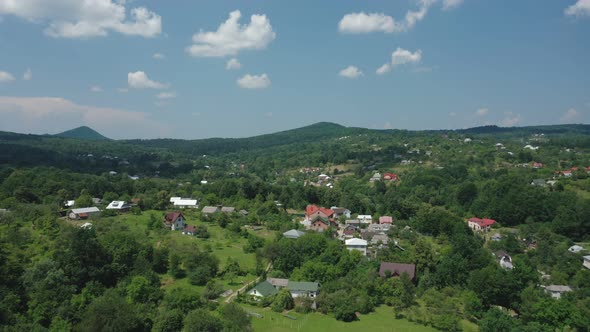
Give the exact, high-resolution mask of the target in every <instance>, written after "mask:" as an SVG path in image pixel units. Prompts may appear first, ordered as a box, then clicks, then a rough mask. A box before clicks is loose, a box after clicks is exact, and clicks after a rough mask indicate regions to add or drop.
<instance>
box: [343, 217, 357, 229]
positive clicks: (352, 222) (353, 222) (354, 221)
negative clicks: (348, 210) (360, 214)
mask: <svg viewBox="0 0 590 332" xmlns="http://www.w3.org/2000/svg"><path fill="white" fill-rule="evenodd" d="M344 224H345V225H346V226H348V225H352V226H356V227H360V226H361V221H360V220H358V219H348V220H346V221H344Z"/></svg>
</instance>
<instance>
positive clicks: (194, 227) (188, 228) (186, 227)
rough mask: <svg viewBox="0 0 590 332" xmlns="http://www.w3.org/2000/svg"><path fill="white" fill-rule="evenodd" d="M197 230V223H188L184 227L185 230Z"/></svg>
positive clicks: (192, 231)
mask: <svg viewBox="0 0 590 332" xmlns="http://www.w3.org/2000/svg"><path fill="white" fill-rule="evenodd" d="M196 230H197V227H196V226H195V225H186V226H185V227H184V231H185V232H191V233H194V232H195V231H196Z"/></svg>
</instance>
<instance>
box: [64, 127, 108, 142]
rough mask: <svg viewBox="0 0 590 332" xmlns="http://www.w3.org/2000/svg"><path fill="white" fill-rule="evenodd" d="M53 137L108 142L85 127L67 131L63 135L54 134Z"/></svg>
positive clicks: (105, 138)
mask: <svg viewBox="0 0 590 332" xmlns="http://www.w3.org/2000/svg"><path fill="white" fill-rule="evenodd" d="M54 136H57V137H67V138H77V139H86V140H94V141H104V140H110V139H109V138H107V137H105V136H103V135H101V134H100V133H98V132H97V131H96V130H94V129H92V128H90V127H86V126H82V127H78V128H74V129H71V130H68V131H64V132H63V133H59V134H55V135H54Z"/></svg>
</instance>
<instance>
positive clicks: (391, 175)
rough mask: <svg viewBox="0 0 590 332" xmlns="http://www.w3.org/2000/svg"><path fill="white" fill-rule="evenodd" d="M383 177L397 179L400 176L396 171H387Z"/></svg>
mask: <svg viewBox="0 0 590 332" xmlns="http://www.w3.org/2000/svg"><path fill="white" fill-rule="evenodd" d="M383 178H384V179H385V180H397V178H398V176H397V174H395V173H385V174H383Z"/></svg>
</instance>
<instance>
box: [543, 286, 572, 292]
mask: <svg viewBox="0 0 590 332" xmlns="http://www.w3.org/2000/svg"><path fill="white" fill-rule="evenodd" d="M545 289H546V290H548V291H550V292H556V293H565V292H571V291H572V288H571V287H570V286H566V285H549V286H547V287H545Z"/></svg>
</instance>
